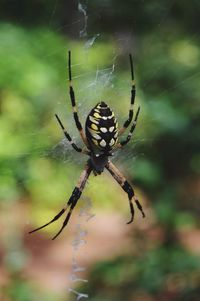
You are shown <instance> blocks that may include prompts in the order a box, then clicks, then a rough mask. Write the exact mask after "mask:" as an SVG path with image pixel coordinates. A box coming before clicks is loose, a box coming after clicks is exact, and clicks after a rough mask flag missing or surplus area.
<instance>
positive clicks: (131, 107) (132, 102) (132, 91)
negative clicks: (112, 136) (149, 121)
mask: <svg viewBox="0 0 200 301" xmlns="http://www.w3.org/2000/svg"><path fill="white" fill-rule="evenodd" d="M129 58H130V66H131V79H132V88H131V104H130V109H129V116H128V119H127V120H126V121H125V122H124V125H123V127H122V128H121V129H120V130H119V135H121V134H123V133H124V131H125V130H126V129H127V127H128V126H129V125H130V123H131V121H132V119H133V106H134V102H135V94H136V89H135V81H134V70H133V59H132V55H131V54H129Z"/></svg>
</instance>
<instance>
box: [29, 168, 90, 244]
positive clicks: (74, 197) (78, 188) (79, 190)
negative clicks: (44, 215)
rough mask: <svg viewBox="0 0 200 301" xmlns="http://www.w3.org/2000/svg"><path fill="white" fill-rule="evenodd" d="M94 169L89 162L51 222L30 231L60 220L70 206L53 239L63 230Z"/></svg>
mask: <svg viewBox="0 0 200 301" xmlns="http://www.w3.org/2000/svg"><path fill="white" fill-rule="evenodd" d="M91 171H92V168H91V166H89V165H88V164H87V165H86V167H85V169H84V171H83V172H82V174H81V176H80V179H79V181H78V184H77V186H76V187H75V188H74V190H73V192H72V194H71V197H70V198H69V201H68V202H67V205H66V206H65V207H64V208H63V209H62V210H61V211H60V212H59V213H58V214H57V215H56V216H55V217H54V218H53V219H52V220H50V222H48V223H46V224H44V225H43V226H41V227H39V228H36V229H34V230H32V231H30V232H29V233H33V232H36V231H38V230H40V229H42V228H44V227H46V226H48V225H50V224H52V223H53V222H55V221H56V220H58V219H59V218H60V217H61V216H62V215H63V213H64V212H65V211H66V210H67V209H68V208H69V207H70V209H69V212H68V214H67V216H66V218H65V220H64V222H63V225H62V227H61V229H60V230H59V232H58V233H57V234H56V235H55V236H54V237H53V238H52V239H53V240H54V239H55V238H56V237H57V236H58V235H59V234H60V233H61V232H62V230H63V229H64V228H65V227H66V225H67V223H68V221H69V219H70V217H71V214H72V211H73V209H74V207H75V206H76V204H77V202H78V200H79V198H80V196H81V194H82V191H83V189H84V187H85V184H86V181H87V179H88V177H89V175H90V173H91Z"/></svg>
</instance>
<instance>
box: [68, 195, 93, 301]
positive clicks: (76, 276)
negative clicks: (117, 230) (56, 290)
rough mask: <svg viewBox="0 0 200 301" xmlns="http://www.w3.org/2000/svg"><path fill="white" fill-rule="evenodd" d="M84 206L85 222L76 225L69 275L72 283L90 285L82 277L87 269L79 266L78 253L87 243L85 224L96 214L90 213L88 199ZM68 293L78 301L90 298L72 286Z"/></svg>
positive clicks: (83, 216)
mask: <svg viewBox="0 0 200 301" xmlns="http://www.w3.org/2000/svg"><path fill="white" fill-rule="evenodd" d="M83 201H84V205H83V206H82V207H81V208H80V211H79V217H80V218H82V219H83V222H81V223H78V224H77V225H76V233H75V237H74V239H73V241H72V243H71V244H72V247H73V252H74V254H73V259H72V267H71V273H70V275H69V279H70V281H71V282H72V283H76V284H77V283H88V279H85V278H84V276H82V274H83V273H85V271H86V268H85V267H84V266H81V265H79V264H78V261H77V258H76V257H77V251H79V250H80V249H81V247H83V246H84V245H85V244H86V243H87V241H86V237H87V234H88V232H87V230H85V229H84V227H83V225H84V224H85V222H88V221H89V220H91V219H92V218H93V217H94V214H92V213H91V212H90V210H91V206H92V203H91V201H90V200H89V199H88V198H83ZM68 291H69V292H70V293H72V294H74V295H75V296H76V301H79V300H81V299H87V298H88V297H89V295H88V294H85V293H82V292H78V291H77V290H75V289H74V288H72V287H71V286H69V288H68Z"/></svg>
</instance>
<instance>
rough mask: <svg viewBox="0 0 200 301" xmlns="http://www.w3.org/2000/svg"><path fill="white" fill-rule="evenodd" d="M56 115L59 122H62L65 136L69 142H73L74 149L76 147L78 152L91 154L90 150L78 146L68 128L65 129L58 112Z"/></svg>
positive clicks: (61, 125)
mask: <svg viewBox="0 0 200 301" xmlns="http://www.w3.org/2000/svg"><path fill="white" fill-rule="evenodd" d="M55 117H56V119H57V121H58V123H59V124H60V127H61V128H62V130H63V133H64V135H65V137H66V138H67V140H68V141H69V143H70V144H71V146H72V147H73V149H75V151H77V152H78V153H84V154H86V155H89V154H90V152H89V151H87V150H84V149H82V148H80V147H78V146H77V145H76V144H75V143H74V142H73V141H72V138H71V136H70V135H69V133H68V132H67V130H66V129H65V127H64V125H63V124H62V122H61V120H60V118H59V117H58V115H57V114H55Z"/></svg>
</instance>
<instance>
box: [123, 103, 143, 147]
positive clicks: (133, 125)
mask: <svg viewBox="0 0 200 301" xmlns="http://www.w3.org/2000/svg"><path fill="white" fill-rule="evenodd" d="M139 113H140V107H139V108H138V110H137V113H136V115H135V119H134V121H133V124H132V126H131V129H130V132H129V134H128V136H127V137H126V139H125V140H123V141H121V142H120V143H118V145H117V147H118V148H121V147H122V146H124V145H126V144H127V143H128V142H129V141H130V140H131V137H132V134H133V132H134V130H135V127H136V124H137V119H138V115H139Z"/></svg>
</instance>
